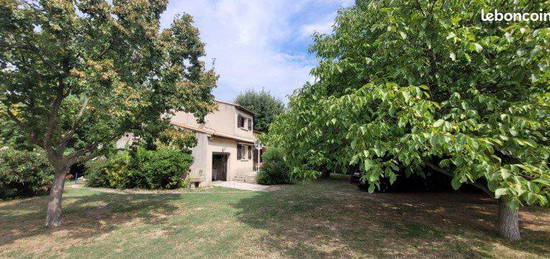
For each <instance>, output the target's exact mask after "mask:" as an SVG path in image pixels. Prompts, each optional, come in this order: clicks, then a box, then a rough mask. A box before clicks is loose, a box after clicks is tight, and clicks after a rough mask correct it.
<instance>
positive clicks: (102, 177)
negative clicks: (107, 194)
mask: <svg viewBox="0 0 550 259" xmlns="http://www.w3.org/2000/svg"><path fill="white" fill-rule="evenodd" d="M129 163H130V156H129V155H128V153H119V154H116V155H113V156H111V157H109V158H97V159H95V160H91V161H88V162H87V163H86V185H87V186H90V187H109V188H117V187H119V186H118V184H117V183H116V181H115V180H114V176H115V175H121V174H123V173H124V172H125V171H126V170H127V168H128V165H129Z"/></svg>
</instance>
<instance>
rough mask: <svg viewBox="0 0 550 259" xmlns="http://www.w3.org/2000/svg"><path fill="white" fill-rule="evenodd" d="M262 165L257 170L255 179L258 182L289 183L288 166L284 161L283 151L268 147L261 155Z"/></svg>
mask: <svg viewBox="0 0 550 259" xmlns="http://www.w3.org/2000/svg"><path fill="white" fill-rule="evenodd" d="M262 158H263V165H262V168H260V172H258V176H257V178H256V181H257V182H258V183H259V184H268V185H269V184H287V183H291V179H290V176H289V170H290V168H289V167H288V166H287V164H286V162H285V161H284V157H283V152H282V151H281V150H280V149H278V148H269V149H267V151H266V152H265V153H264V154H263V155H262Z"/></svg>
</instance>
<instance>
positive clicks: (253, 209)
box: [233, 179, 550, 258]
mask: <svg viewBox="0 0 550 259" xmlns="http://www.w3.org/2000/svg"><path fill="white" fill-rule="evenodd" d="M233 206H234V207H235V208H236V209H238V211H239V214H238V219H239V220H240V221H242V222H243V223H245V224H247V225H249V226H251V227H253V228H256V229H264V230H267V232H268V233H269V234H268V235H266V236H265V237H263V238H264V240H262V246H263V247H261V249H263V250H265V251H266V252H268V253H280V254H283V256H284V257H365V256H367V257H373V256H374V257H452V258H456V257H491V256H494V254H493V253H492V251H491V250H492V249H493V248H494V246H495V244H498V245H502V246H505V247H508V248H510V249H511V250H515V251H516V252H527V253H530V254H534V255H537V256H543V257H544V256H548V255H550V246H548V244H550V227H543V228H540V226H539V229H533V227H534V226H533V225H532V223H530V221H529V220H534V218H537V222H539V223H540V222H543V223H544V224H548V223H549V222H550V215H549V213H548V211H540V212H534V213H539V214H538V215H539V216H541V215H543V216H544V217H543V218H541V217H537V216H536V215H533V213H532V212H529V211H527V212H522V215H521V216H522V234H523V235H524V240H523V241H521V242H508V241H506V240H503V239H500V238H499V237H498V236H497V235H496V234H495V232H494V231H495V227H494V222H495V221H496V209H497V206H496V203H495V202H494V201H493V200H492V199H489V198H484V197H483V196H480V195H477V194H460V193H376V194H369V193H366V192H360V191H358V190H357V188H356V187H355V186H354V185H351V184H349V183H347V182H346V181H345V180H342V179H338V180H334V179H333V180H330V179H329V180H324V181H319V182H314V183H309V184H305V185H300V184H298V185H293V186H287V187H285V188H283V190H281V191H278V192H262V193H258V194H257V195H256V196H253V197H251V198H247V199H242V200H241V201H239V202H238V203H236V204H234V205H233ZM511 252H512V253H514V251H511ZM497 253H498V252H497ZM513 255H514V254H512V256H513Z"/></svg>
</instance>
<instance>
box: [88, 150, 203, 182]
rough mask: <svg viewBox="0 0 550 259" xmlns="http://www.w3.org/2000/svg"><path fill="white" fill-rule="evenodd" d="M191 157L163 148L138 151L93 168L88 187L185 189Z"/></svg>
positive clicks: (120, 155)
mask: <svg viewBox="0 0 550 259" xmlns="http://www.w3.org/2000/svg"><path fill="white" fill-rule="evenodd" d="M192 162H193V158H192V156H191V155H190V154H188V153H186V152H182V151H181V150H178V149H175V148H172V147H166V146H162V147H159V148H158V149H157V150H147V149H145V148H142V147H140V148H138V149H137V150H135V151H134V152H132V153H131V154H126V153H124V154H118V155H115V156H114V157H112V158H110V159H106V160H102V161H97V162H96V161H94V162H93V163H92V164H90V167H89V171H88V172H87V174H88V181H87V185H88V186H92V187H109V188H119V189H129V188H140V189H174V188H178V187H182V186H184V183H185V182H184V181H185V178H186V177H187V174H188V172H189V167H190V166H191V164H192Z"/></svg>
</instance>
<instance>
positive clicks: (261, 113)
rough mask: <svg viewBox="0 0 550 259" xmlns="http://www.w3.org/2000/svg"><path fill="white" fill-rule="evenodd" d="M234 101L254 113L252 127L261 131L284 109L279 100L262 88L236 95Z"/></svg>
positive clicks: (265, 129)
mask: <svg viewBox="0 0 550 259" xmlns="http://www.w3.org/2000/svg"><path fill="white" fill-rule="evenodd" d="M234 102H235V103H236V104H238V105H240V106H242V107H244V108H247V109H249V110H251V111H253V112H254V113H256V116H254V129H255V130H258V131H262V132H267V131H268V129H269V124H270V123H271V122H272V121H273V120H274V119H275V117H276V116H277V115H279V114H281V113H282V112H283V111H284V109H285V105H284V103H283V102H282V101H281V100H279V99H277V98H276V97H274V96H272V95H271V94H270V93H269V92H267V91H265V90H263V89H262V90H261V91H257V92H256V91H254V90H248V91H246V92H245V93H243V94H240V95H239V96H237V97H236V98H235V101H234Z"/></svg>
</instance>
